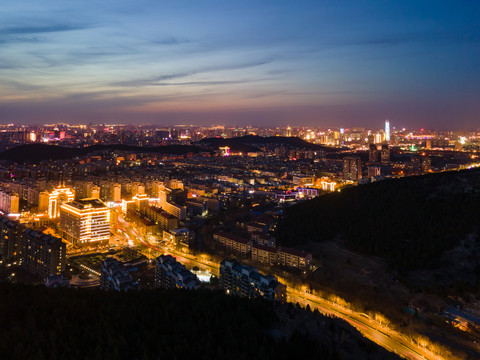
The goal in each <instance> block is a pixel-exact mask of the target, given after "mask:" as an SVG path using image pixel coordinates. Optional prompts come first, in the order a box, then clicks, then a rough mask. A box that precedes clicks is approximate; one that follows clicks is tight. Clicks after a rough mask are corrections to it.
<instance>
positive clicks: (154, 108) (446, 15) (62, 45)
mask: <svg viewBox="0 0 480 360" xmlns="http://www.w3.org/2000/svg"><path fill="white" fill-rule="evenodd" d="M88 5H89V6H86V5H85V4H84V3H82V4H64V3H57V2H55V1H45V2H42V4H41V5H38V4H36V3H35V2H33V1H21V2H19V3H18V2H17V3H13V2H12V3H9V4H6V5H4V11H3V15H0V16H1V17H0V18H1V19H2V24H3V25H2V26H1V27H0V43H2V47H3V54H2V55H3V56H2V60H0V78H1V79H2V81H1V85H0V94H1V96H0V122H2V123H9V122H14V123H45V122H48V123H52V122H67V123H90V122H91V123H105V122H108V123H111V122H124V123H133V124H139V123H151V124H154V125H159V126H161V125H164V124H174V123H192V124H198V125H201V124H211V123H217V124H219V123H220V124H225V125H234V124H239V125H247V124H254V125H256V126H276V125H280V126H286V125H288V124H290V125H292V126H297V125H298V124H305V125H306V126H318V127H321V126H325V127H335V126H338V127H355V126H365V127H371V126H375V127H378V128H380V124H381V123H382V122H384V121H385V119H389V120H390V121H391V123H392V124H393V126H395V125H397V126H401V127H412V128H422V127H424V128H441V129H444V128H455V129H472V128H475V127H478V125H476V124H478V120H477V119H478V113H479V110H480V105H479V104H478V102H477V101H476V98H477V97H478V94H479V93H480V91H479V90H480V86H479V84H480V81H479V80H480V79H479V75H478V74H480V72H479V71H478V70H480V65H479V64H480V62H479V61H478V58H479V55H480V54H479V50H478V46H477V45H478V41H479V39H480V31H479V30H478V27H477V26H476V19H475V14H476V13H478V10H479V9H478V8H479V5H478V4H473V3H467V2H461V4H460V5H458V3H456V5H454V4H452V3H450V2H448V1H436V2H433V1H424V2H421V3H418V2H413V1H408V2H406V1H405V2H401V3H398V4H392V3H383V2H368V3H358V2H345V3H344V4H333V3H327V2H306V3H304V4H303V6H299V5H298V4H292V3H290V2H286V1H282V2H278V1H277V2H265V3H262V4H258V3H255V2H242V3H224V2H217V1H210V2H207V3H202V4H196V3H193V2H187V3H182V4H179V3H171V2H162V3H157V2H153V1H148V0H144V1H141V2H136V3H135V5H134V4H133V3H131V2H124V3H121V4H117V3H114V2H110V3H104V2H98V1H90V2H89V4H88ZM377 124H378V125H377ZM400 124H401V125H400Z"/></svg>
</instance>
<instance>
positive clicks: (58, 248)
mask: <svg viewBox="0 0 480 360" xmlns="http://www.w3.org/2000/svg"><path fill="white" fill-rule="evenodd" d="M65 261H66V245H65V243H64V242H63V241H62V239H60V238H57V237H53V236H51V235H47V234H44V233H42V232H40V231H35V230H32V229H26V230H24V231H23V232H22V268H23V269H24V270H25V271H27V272H29V273H30V274H33V275H37V276H39V277H41V278H42V279H46V278H47V277H48V276H49V275H58V274H60V273H61V272H62V271H64V270H65Z"/></svg>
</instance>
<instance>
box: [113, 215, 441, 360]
mask: <svg viewBox="0 0 480 360" xmlns="http://www.w3.org/2000/svg"><path fill="white" fill-rule="evenodd" d="M119 224H120V227H121V228H122V232H121V233H122V234H123V235H124V236H125V238H126V239H125V240H126V243H131V242H132V239H135V240H136V242H137V243H138V242H140V243H141V244H142V245H144V246H146V247H148V248H149V249H152V250H154V254H151V253H150V251H146V252H145V251H144V255H146V256H148V257H150V258H151V257H155V256H157V255H159V254H160V253H162V254H171V255H172V256H175V257H176V258H177V259H178V261H179V262H181V263H184V264H185V265H188V267H190V268H191V267H192V266H191V265H192V263H193V264H196V265H199V266H201V267H204V268H208V269H209V270H210V271H211V272H212V274H214V275H216V276H219V271H220V264H218V263H215V262H211V261H208V260H206V259H202V256H201V255H200V256H194V255H190V254H184V253H180V252H178V251H175V250H172V249H161V248H159V247H157V246H155V245H153V244H150V243H149V242H148V240H147V239H145V238H144V237H143V236H141V235H140V234H139V232H138V231H137V230H136V229H134V228H133V226H131V225H130V224H129V223H127V222H125V221H119ZM287 301H289V302H292V303H297V302H298V303H299V304H301V305H304V306H306V305H307V304H308V305H309V306H310V308H311V309H312V310H313V309H315V308H316V309H318V311H320V312H321V313H323V314H325V315H330V316H335V317H337V318H340V319H343V320H345V321H347V322H348V323H349V324H351V325H352V326H354V327H355V328H356V329H357V330H358V331H360V333H361V334H362V335H363V336H365V337H366V338H368V339H370V340H372V341H373V342H375V343H376V344H378V345H380V346H382V347H383V348H385V349H387V350H388V351H392V352H394V353H396V354H398V355H399V356H401V357H403V358H405V359H411V360H442V359H444V358H443V357H441V356H439V355H435V354H433V353H431V352H430V351H429V350H428V349H426V348H424V347H421V346H419V345H417V344H414V343H412V342H411V341H410V340H409V339H407V338H406V337H405V336H403V335H401V334H399V333H398V332H396V331H393V330H391V329H389V328H387V327H385V326H383V325H381V324H379V323H378V322H376V321H374V320H373V319H371V318H369V317H368V316H367V315H366V314H363V313H358V312H355V311H353V310H351V309H348V308H345V307H342V306H340V305H338V304H337V303H334V302H332V301H330V300H327V299H324V298H321V297H318V296H316V295H312V294H310V293H308V292H302V291H298V290H295V289H293V288H292V287H288V288H287Z"/></svg>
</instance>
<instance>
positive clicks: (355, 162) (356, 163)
mask: <svg viewBox="0 0 480 360" xmlns="http://www.w3.org/2000/svg"><path fill="white" fill-rule="evenodd" d="M343 178H344V179H345V180H352V181H358V180H359V179H361V178H362V160H361V159H360V158H359V157H350V156H349V157H345V158H343Z"/></svg>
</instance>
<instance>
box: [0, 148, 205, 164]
mask: <svg viewBox="0 0 480 360" xmlns="http://www.w3.org/2000/svg"><path fill="white" fill-rule="evenodd" d="M104 151H124V152H132V153H158V154H172V155H185V154H187V153H190V152H191V153H194V154H196V153H199V152H202V151H205V150H204V149H201V148H199V147H197V146H191V145H167V146H156V147H144V146H131V145H123V144H112V145H92V146H87V147H81V148H71V147H63V146H56V145H47V144H25V145H19V146H16V147H14V148H12V149H8V150H5V151H3V152H1V153H0V160H8V161H13V162H17V163H38V162H40V161H43V160H50V161H52V160H53V161H55V160H65V159H73V158H75V157H80V156H86V155H90V154H94V153H98V152H104Z"/></svg>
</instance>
